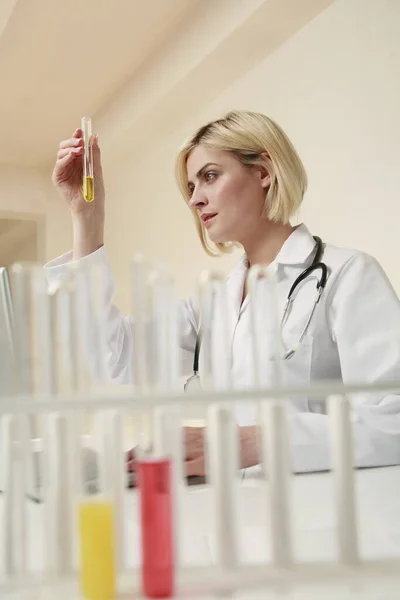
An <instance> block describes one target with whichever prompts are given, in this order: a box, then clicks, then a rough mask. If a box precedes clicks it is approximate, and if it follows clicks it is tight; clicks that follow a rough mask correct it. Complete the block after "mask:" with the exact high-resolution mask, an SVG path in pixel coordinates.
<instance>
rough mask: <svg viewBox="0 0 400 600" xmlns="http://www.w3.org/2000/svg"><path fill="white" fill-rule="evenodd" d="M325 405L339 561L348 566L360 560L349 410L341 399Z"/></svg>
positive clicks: (341, 397)
mask: <svg viewBox="0 0 400 600" xmlns="http://www.w3.org/2000/svg"><path fill="white" fill-rule="evenodd" d="M327 405H328V414H329V418H330V421H331V438H332V463H333V464H332V467H333V471H334V475H335V495H336V514H337V520H338V523H337V531H338V546H339V562H341V563H342V564H347V565H350V564H356V563H357V562H358V560H359V555H358V536H357V522H356V507H355V497H354V459H353V446H352V435H351V422H350V407H349V403H348V401H347V398H344V397H343V396H330V397H329V398H328V402H327Z"/></svg>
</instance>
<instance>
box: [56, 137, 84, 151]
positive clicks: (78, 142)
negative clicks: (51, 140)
mask: <svg viewBox="0 0 400 600" xmlns="http://www.w3.org/2000/svg"><path fill="white" fill-rule="evenodd" d="M79 146H83V138H82V137H79V138H77V137H72V138H69V140H63V141H62V142H60V145H59V149H60V150H62V149H64V148H78V147H79Z"/></svg>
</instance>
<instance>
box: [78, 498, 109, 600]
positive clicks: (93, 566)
mask: <svg viewBox="0 0 400 600" xmlns="http://www.w3.org/2000/svg"><path fill="white" fill-rule="evenodd" d="M79 530H80V552H81V555H80V560H81V586H82V592H83V595H84V597H85V598H86V599H87V600H112V598H114V597H115V594H116V589H115V543H114V539H115V538H114V511H113V506H112V503H111V502H107V501H98V500H92V501H91V500H88V501H83V502H82V503H81V504H80V506H79Z"/></svg>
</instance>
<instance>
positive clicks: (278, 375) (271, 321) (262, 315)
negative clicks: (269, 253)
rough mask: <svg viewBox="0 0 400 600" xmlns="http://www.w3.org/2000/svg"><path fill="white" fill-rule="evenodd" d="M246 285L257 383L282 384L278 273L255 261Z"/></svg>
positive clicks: (261, 384)
mask: <svg viewBox="0 0 400 600" xmlns="http://www.w3.org/2000/svg"><path fill="white" fill-rule="evenodd" d="M246 285H247V287H248V293H249V298H250V307H249V308H250V315H251V337H252V343H253V368H254V383H255V385H256V386H257V387H273V386H277V385H281V384H282V380H283V372H282V371H283V368H282V367H283V365H282V362H283V361H282V360H281V350H282V348H281V346H282V344H281V334H280V323H279V317H278V302H277V293H276V282H275V277H274V275H273V273H272V272H271V270H270V269H269V268H268V267H263V266H261V265H253V266H252V267H251V268H250V269H249V273H248V275H247V280H246Z"/></svg>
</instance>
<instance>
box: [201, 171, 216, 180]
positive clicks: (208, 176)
mask: <svg viewBox="0 0 400 600" xmlns="http://www.w3.org/2000/svg"><path fill="white" fill-rule="evenodd" d="M216 177H217V174H216V173H215V171H207V173H205V174H204V179H205V180H206V181H213V180H214V179H215V178H216Z"/></svg>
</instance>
